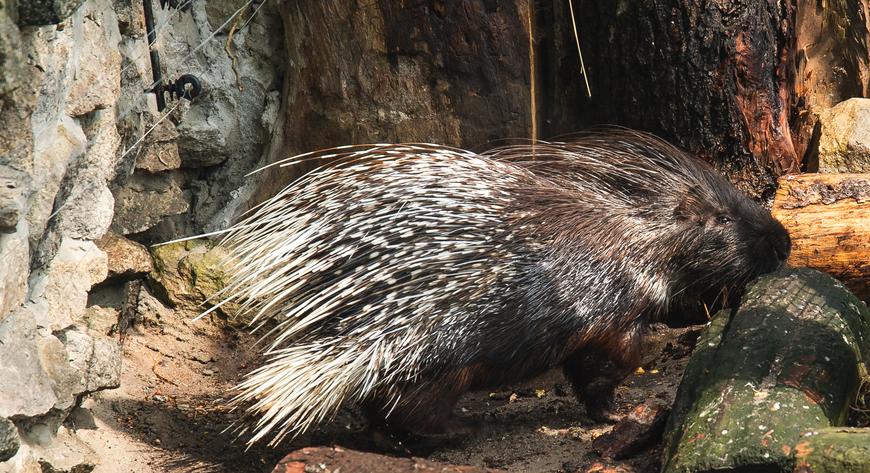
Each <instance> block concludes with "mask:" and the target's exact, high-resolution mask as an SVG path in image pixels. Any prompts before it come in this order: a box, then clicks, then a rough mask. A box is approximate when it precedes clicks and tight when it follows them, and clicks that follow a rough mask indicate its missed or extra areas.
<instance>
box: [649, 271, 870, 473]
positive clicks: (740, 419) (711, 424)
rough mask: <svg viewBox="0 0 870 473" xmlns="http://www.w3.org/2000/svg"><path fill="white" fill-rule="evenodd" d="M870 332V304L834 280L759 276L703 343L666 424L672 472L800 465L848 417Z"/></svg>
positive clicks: (796, 274) (804, 274) (791, 274)
mask: <svg viewBox="0 0 870 473" xmlns="http://www.w3.org/2000/svg"><path fill="white" fill-rule="evenodd" d="M732 314H733V315H732ZM868 337H870V311H868V309H867V306H866V305H865V304H864V303H862V302H861V301H860V300H858V299H857V298H856V297H855V296H854V295H853V294H851V293H850V292H849V291H848V290H846V289H845V287H843V285H842V284H840V283H839V282H838V281H836V280H835V279H833V278H831V277H830V276H828V275H826V274H824V273H820V272H818V271H815V270H812V269H807V268H797V269H795V268H787V269H784V270H781V271H779V272H777V273H774V274H771V275H767V276H764V277H762V278H760V279H759V280H757V281H756V282H755V283H753V284H752V285H751V287H750V288H749V290H748V292H747V293H746V295H745V296H744V298H743V304H742V305H741V307H740V308H739V310H737V311H733V312H727V311H722V312H720V313H719V314H717V315H716V317H715V318H714V320H713V322H712V323H711V325H710V326H709V328H708V330H707V331H706V332H705V333H704V334H703V335H702V337H701V339H700V340H699V342H698V347H697V350H696V352H695V353H693V355H692V358H691V360H690V362H689V365H688V366H687V368H686V372H685V375H684V377H683V381H682V383H681V384H680V388H679V390H678V392H677V397H676V400H675V402H674V406H673V410H672V414H671V418H670V419H669V420H668V425H667V427H666V430H665V446H664V450H663V452H664V453H663V455H664V457H663V464H664V468H663V471H665V472H705V471H722V470H731V469H739V468H741V467H748V466H753V467H755V468H757V471H771V470H772V471H791V470H792V469H793V468H794V466H795V453H794V452H795V447H796V445H798V444H799V443H800V442H801V441H802V440H803V439H804V438H805V433H806V432H807V431H813V430H817V429H821V428H825V427H830V426H837V425H841V424H842V423H843V422H844V420H845V417H846V413H847V412H848V407H849V402H850V401H851V400H852V399H853V396H854V394H855V392H856V390H857V388H858V385H859V381H860V376H861V375H860V373H862V372H865V371H863V367H862V366H861V365H862V363H863V360H865V359H866V356H867V354H868V348H870V344H868V341H870V340H868ZM777 469H778V470H777ZM741 471H742V470H741ZM747 471H748V470H747ZM753 471H756V470H753Z"/></svg>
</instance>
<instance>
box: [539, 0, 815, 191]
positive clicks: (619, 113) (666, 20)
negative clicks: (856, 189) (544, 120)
mask: <svg viewBox="0 0 870 473" xmlns="http://www.w3.org/2000/svg"><path fill="white" fill-rule="evenodd" d="M553 5H554V6H553V8H552V12H553V18H552V21H553V22H554V23H556V24H558V25H559V26H558V28H556V29H554V30H553V36H552V37H551V38H550V43H551V44H552V45H553V48H554V49H555V50H556V51H557V53H556V54H555V55H553V56H551V60H550V61H549V63H548V64H547V65H546V71H545V72H543V73H542V76H544V81H545V83H547V84H549V87H550V89H551V90H553V91H554V92H555V93H554V94H553V95H552V97H550V99H551V100H550V101H549V102H548V105H549V109H550V110H556V109H560V110H561V111H554V112H553V113H552V116H553V118H552V120H551V126H550V127H549V128H548V129H547V131H548V132H550V133H561V132H566V131H571V130H572V129H576V128H578V125H579V126H580V127H588V126H591V125H595V124H609V123H612V124H619V125H625V126H628V127H632V128H639V129H644V130H648V131H651V132H653V133H656V134H659V135H661V136H663V137H664V138H666V139H668V140H670V141H673V142H674V143H676V144H679V145H681V146H683V147H684V148H686V149H688V150H690V151H692V152H693V153H696V154H698V155H699V156H701V157H702V158H704V159H706V160H708V161H710V162H712V163H713V164H715V165H716V166H717V167H719V168H720V169H722V170H723V171H724V172H726V173H727V174H729V176H730V177H731V179H732V180H733V181H735V182H736V183H738V184H739V185H741V187H743V189H744V190H745V191H747V192H749V193H750V194H751V195H753V196H755V197H762V196H766V197H771V196H772V195H773V191H774V190H775V188H776V178H777V177H778V176H780V175H781V174H783V173H786V172H796V171H798V169H799V163H800V160H799V158H798V155H797V153H796V151H795V148H794V144H793V141H792V139H793V138H792V130H791V127H790V124H789V119H790V118H791V111H792V104H793V85H794V64H793V59H792V53H793V51H794V41H795V30H794V17H795V12H794V10H795V8H794V2H793V1H776V0H763V1H757V2H702V1H698V0H666V1H655V2H653V1H650V0H645V1H637V2H614V1H610V0H577V1H575V2H574V7H575V12H574V13H575V15H576V18H577V27H578V30H579V34H580V46H581V48H582V51H583V56H584V59H585V65H586V71H587V73H588V78H589V82H590V86H591V92H592V96H591V98H586V97H585V94H586V91H585V88H583V87H582V79H581V78H580V76H579V64H578V59H577V52H576V47H575V45H574V41H575V39H574V35H573V29H572V28H571V26H570V11H568V6H567V2H566V1H565V2H562V1H556V2H554V3H553Z"/></svg>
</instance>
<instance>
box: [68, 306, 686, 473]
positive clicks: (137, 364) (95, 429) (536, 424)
mask: <svg viewBox="0 0 870 473" xmlns="http://www.w3.org/2000/svg"><path fill="white" fill-rule="evenodd" d="M696 333H697V328H688V329H667V328H660V329H659V330H658V331H656V332H655V333H654V336H653V337H652V341H651V343H650V345H651V347H650V350H649V353H650V355H649V356H648V357H647V360H646V361H645V364H644V368H645V373H643V374H635V375H633V376H631V377H630V378H629V379H628V380H627V381H626V383H625V384H624V385H623V386H621V387H620V388H619V390H618V398H617V402H618V406H619V408H620V410H621V411H628V410H630V409H631V408H632V407H634V406H636V405H637V404H640V403H641V402H643V401H644V400H645V399H648V398H650V397H655V398H660V399H662V400H664V401H665V402H668V403H670V402H671V401H672V399H673V395H674V392H675V391H676V388H677V385H678V384H679V379H680V377H681V375H682V371H683V368H684V367H685V363H686V360H687V355H688V352H689V350H690V349H691V345H692V343H693V342H694V335H695V334H696ZM254 341H255V339H254V338H253V337H252V336H251V335H249V334H246V333H244V332H239V331H236V330H233V329H231V328H227V327H226V326H225V325H224V324H223V323H222V322H221V321H220V320H216V319H211V320H201V321H197V322H193V321H192V314H189V313H179V312H171V315H170V316H168V317H166V316H164V317H163V318H162V319H161V320H160V323H159V324H153V325H150V326H145V327H142V326H139V327H135V328H134V329H132V330H131V331H130V332H129V333H128V334H127V335H126V337H125V339H124V345H123V346H124V356H125V358H124V365H123V374H122V381H121V387H120V388H119V389H115V390H111V391H104V392H101V393H97V394H95V395H93V396H92V398H90V399H88V400H86V401H85V402H84V404H83V407H84V408H85V409H80V410H79V411H78V412H77V413H76V415H75V416H73V418H74V420H73V422H72V423H73V424H75V425H73V427H74V428H76V429H77V432H78V434H79V436H80V437H82V438H83V439H84V440H85V441H86V442H88V443H89V444H90V445H91V446H92V447H93V448H94V449H95V450H97V453H98V454H99V457H100V458H101V459H102V463H101V464H100V465H99V466H98V467H97V469H96V470H95V472H96V473H116V472H137V473H140V472H141V473H152V472H182V471H203V472H205V471H208V472H240V473H254V472H258V473H259V472H268V471H271V469H272V468H273V467H274V465H275V464H276V463H277V462H278V460H279V459H280V458H281V457H282V456H283V455H284V454H286V453H287V452H289V451H291V450H293V449H295V448H299V447H302V446H307V445H340V446H344V447H347V448H355V449H359V450H366V451H384V445H385V444H389V442H388V441H387V442H385V441H384V438H383V434H381V433H377V432H375V433H373V432H370V431H368V430H367V429H366V425H365V422H364V421H363V420H362V418H361V417H360V416H359V415H357V414H355V413H354V412H353V411H348V412H346V413H343V414H342V415H340V416H339V418H338V419H337V420H336V422H334V423H332V424H330V425H328V426H324V427H323V428H322V429H320V430H318V431H316V432H313V433H311V434H310V435H306V436H305V438H301V439H297V440H296V441H295V442H293V443H292V444H289V443H285V444H282V445H279V446H278V447H276V448H269V447H267V446H265V445H255V446H253V447H251V448H250V449H248V448H246V445H245V443H244V442H243V441H242V440H238V439H237V438H236V436H235V435H234V434H233V433H228V432H224V429H226V428H227V427H228V426H229V425H230V424H231V423H232V422H233V421H234V420H236V419H237V417H238V413H234V412H228V411H227V409H226V408H225V407H224V405H225V403H226V399H227V396H228V395H229V394H228V393H229V388H230V387H231V386H232V385H234V384H235V383H236V382H237V381H238V380H239V379H240V378H241V376H242V375H243V374H244V373H246V372H247V371H249V370H250V369H251V368H252V367H254V366H256V364H257V363H258V353H257V350H256V347H254ZM458 409H459V410H460V413H461V414H462V415H464V416H468V417H471V418H474V419H479V420H481V421H482V429H481V430H480V431H479V432H478V433H476V434H474V435H471V436H469V437H465V438H462V439H459V440H454V441H452V442H448V443H442V444H438V445H434V446H432V445H430V446H425V447H422V448H423V449H425V450H421V447H420V446H414V447H412V448H414V449H415V451H414V453H415V454H417V455H420V454H421V452H423V453H425V454H426V456H427V457H428V458H430V459H433V460H441V461H447V462H452V463H460V464H471V465H478V466H488V467H496V468H504V469H506V470H509V471H517V472H520V471H523V472H528V471H534V472H557V471H577V470H578V469H580V471H583V469H584V468H586V467H588V466H589V465H591V464H593V463H595V462H597V461H600V460H601V459H600V458H599V456H598V455H597V454H596V453H595V452H593V451H592V449H591V445H590V441H591V440H592V439H594V438H596V437H597V436H599V435H601V434H602V433H605V432H607V431H608V430H609V429H610V426H608V425H604V424H595V423H593V422H592V421H590V420H589V419H588V418H587V417H586V415H585V410H584V408H583V405H582V404H580V403H578V402H577V401H576V400H575V399H574V397H573V395H572V394H571V390H570V386H569V385H568V383H567V382H566V381H565V380H564V378H563V377H562V375H561V373H560V372H559V371H558V370H554V371H551V372H549V373H546V374H545V375H543V376H541V377H538V378H536V379H533V380H530V381H528V382H525V383H521V384H517V385H514V386H506V387H503V388H500V389H497V390H495V391H490V392H473V393H469V394H468V395H466V396H465V397H464V398H463V400H462V401H461V402H460V404H459V406H458ZM393 446H394V447H395V445H393ZM391 453H393V454H395V451H393V452H391ZM623 464H624V465H625V466H627V467H630V468H631V469H632V470H633V471H638V472H646V471H657V469H658V447H656V446H653V447H651V448H650V449H648V450H647V451H645V452H642V453H641V454H639V455H637V456H635V457H633V458H630V459H627V460H625V461H624V462H623Z"/></svg>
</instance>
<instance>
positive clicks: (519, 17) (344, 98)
mask: <svg viewBox="0 0 870 473" xmlns="http://www.w3.org/2000/svg"><path fill="white" fill-rule="evenodd" d="M529 1H530V0H514V1H508V2H490V1H485V0H458V1H436V2H403V4H401V6H400V5H399V4H397V3H396V2H393V1H389V0H381V1H374V2H372V1H362V0H352V1H323V2H320V1H318V2H287V3H285V4H283V5H282V7H281V10H282V16H283V20H284V25H285V32H286V44H287V52H288V57H287V61H288V64H287V68H286V70H287V77H286V78H285V84H286V85H285V91H284V101H283V106H282V108H283V111H282V113H283V115H284V117H283V118H284V126H283V130H282V133H281V135H282V136H281V139H282V140H283V145H282V146H276V147H275V150H276V153H275V155H274V156H273V160H276V159H280V158H284V157H287V156H288V155H292V154H295V153H300V152H305V151H312V150H315V149H320V148H326V147H331V146H338V145H344V144H353V143H375V142H420V141H423V142H432V143H439V144H445V145H453V146H461V147H472V148H479V147H481V146H484V145H486V143H487V142H489V141H491V140H497V139H503V138H526V139H528V138H532V137H533V132H534V130H533V120H532V118H531V117H532V116H533V115H534V113H533V111H532V106H533V104H532V94H531V90H532V89H531V87H532V77H531V74H532V69H531V67H530V51H531V49H530V47H529V45H530V28H531V27H532V24H531V22H530V21H529V18H530V14H532V12H533V9H532V5H531V4H530V3H529ZM309 167H310V166H308V167H305V166H303V167H302V168H299V167H297V168H292V169H286V168H282V169H279V170H271V171H270V172H267V173H264V174H263V175H262V176H261V182H263V185H262V186H261V187H260V189H259V190H258V192H257V193H256V195H255V199H254V200H255V201H259V200H262V198H263V197H265V196H270V195H273V194H274V193H275V192H276V191H277V190H278V189H280V188H281V187H283V185H285V184H286V183H287V181H288V180H289V179H292V178H293V177H295V176H296V175H298V174H299V173H300V172H301V171H304V170H305V169H307V168H309Z"/></svg>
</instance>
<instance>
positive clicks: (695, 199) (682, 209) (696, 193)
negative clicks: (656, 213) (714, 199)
mask: <svg viewBox="0 0 870 473" xmlns="http://www.w3.org/2000/svg"><path fill="white" fill-rule="evenodd" d="M702 192H703V190H702V189H701V186H698V185H694V186H692V187H690V188H689V189H688V190H687V191H686V193H685V195H683V198H682V199H680V202H679V203H678V204H677V207H676V208H674V218H676V219H677V220H679V221H682V222H686V223H692V224H695V225H703V224H704V221H705V220H706V219H707V215H709V214H710V213H711V212H713V209H711V208H710V205H709V204H708V203H706V201H705V199H704V198H703V196H702Z"/></svg>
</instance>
